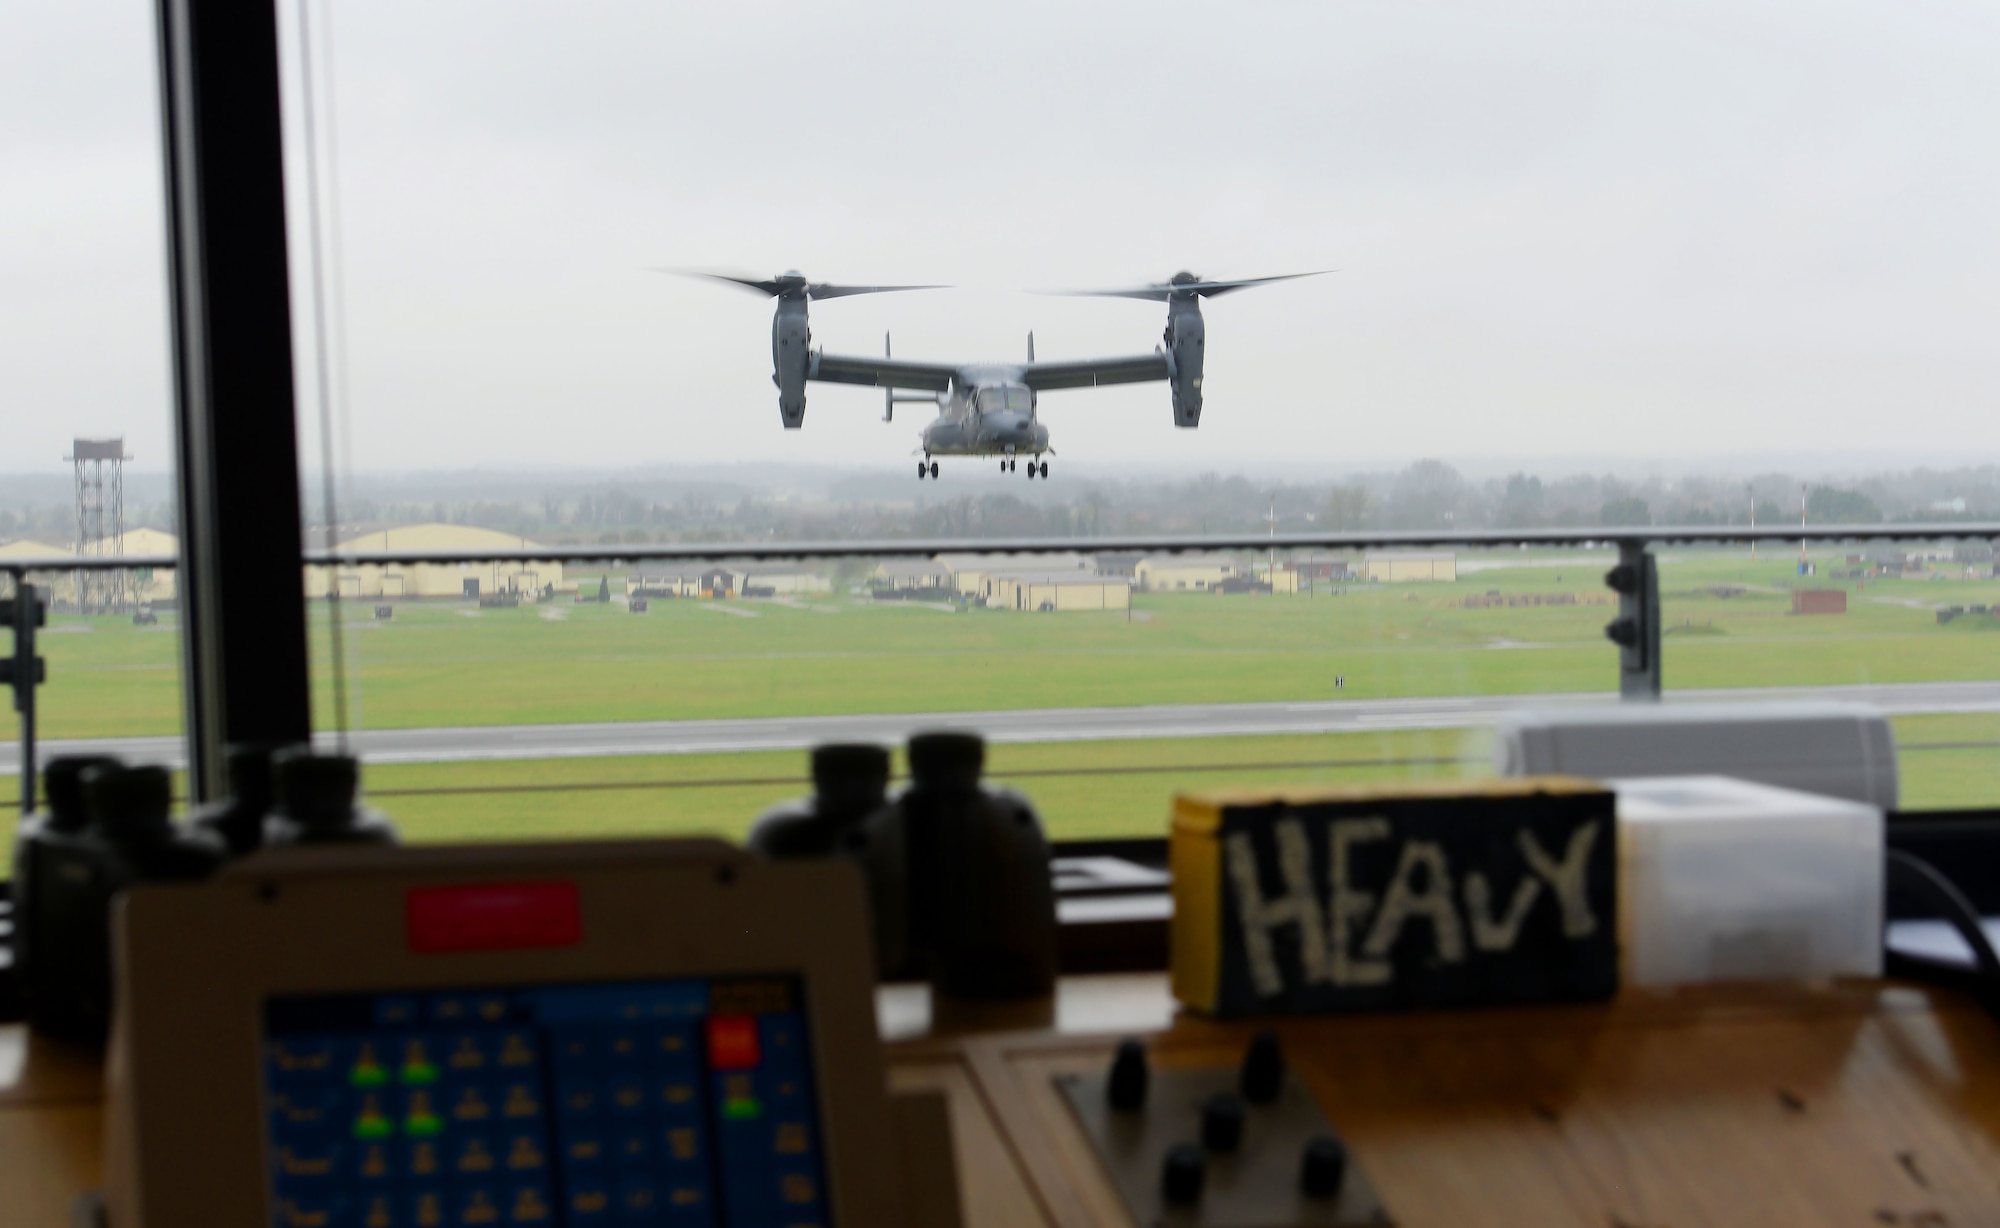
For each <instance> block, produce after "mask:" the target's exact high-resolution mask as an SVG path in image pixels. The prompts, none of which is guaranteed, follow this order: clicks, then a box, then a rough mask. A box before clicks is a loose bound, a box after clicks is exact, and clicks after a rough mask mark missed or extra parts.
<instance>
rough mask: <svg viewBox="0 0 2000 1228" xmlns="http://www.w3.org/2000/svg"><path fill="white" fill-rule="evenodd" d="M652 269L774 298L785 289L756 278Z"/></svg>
mask: <svg viewBox="0 0 2000 1228" xmlns="http://www.w3.org/2000/svg"><path fill="white" fill-rule="evenodd" d="M650 267H651V270H652V271H653V272H655V273H672V274H673V275H674V276H676V277H699V278H701V279H702V280H704V281H720V282H726V283H728V284H729V285H732V286H741V287H743V288H744V289H745V290H749V291H752V292H754V293H757V294H763V295H767V296H770V297H774V298H775V297H776V296H777V295H779V294H780V293H782V292H783V291H784V287H783V286H781V285H779V284H778V283H777V282H775V281H770V280H759V279H758V278H755V277H736V276H732V275H731V274H728V273H708V272H704V271H703V270H701V269H665V268H660V267H659V266H657V265H654V266H650Z"/></svg>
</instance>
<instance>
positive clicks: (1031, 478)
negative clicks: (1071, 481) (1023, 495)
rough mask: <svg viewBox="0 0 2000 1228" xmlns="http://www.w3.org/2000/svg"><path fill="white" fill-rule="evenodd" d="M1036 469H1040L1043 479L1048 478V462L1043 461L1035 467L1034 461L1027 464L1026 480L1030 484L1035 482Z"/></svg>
mask: <svg viewBox="0 0 2000 1228" xmlns="http://www.w3.org/2000/svg"><path fill="white" fill-rule="evenodd" d="M1037 469H1040V470H1041V471H1042V476H1043V477H1047V476H1049V462H1047V461H1043V462H1042V463H1041V464H1039V465H1037V464H1036V463H1035V462H1034V461H1029V462H1028V480H1029V481H1030V482H1032V481H1034V480H1035V470H1037Z"/></svg>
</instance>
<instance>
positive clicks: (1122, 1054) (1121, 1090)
mask: <svg viewBox="0 0 2000 1228" xmlns="http://www.w3.org/2000/svg"><path fill="white" fill-rule="evenodd" d="M1150 1082H1151V1072H1150V1071H1149V1070H1148V1068H1147V1066H1146V1046H1145V1045H1143V1044H1141V1043H1140V1042H1138V1041H1136V1040H1122V1041H1119V1042H1118V1056H1117V1057H1114V1058H1112V1059H1111V1082H1110V1084H1109V1085H1108V1086H1107V1087H1106V1095H1107V1096H1108V1098H1109V1099H1110V1101H1111V1107H1112V1108H1114V1109H1117V1110H1119V1111H1120V1112H1124V1113H1134V1112H1137V1111H1138V1110H1140V1109H1142V1108H1144V1107H1145V1106H1146V1088H1147V1085H1148V1084H1149V1083H1150Z"/></svg>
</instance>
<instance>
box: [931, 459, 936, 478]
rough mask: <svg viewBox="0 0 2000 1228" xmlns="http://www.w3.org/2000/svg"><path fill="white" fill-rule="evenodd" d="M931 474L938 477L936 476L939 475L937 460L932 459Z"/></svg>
mask: <svg viewBox="0 0 2000 1228" xmlns="http://www.w3.org/2000/svg"><path fill="white" fill-rule="evenodd" d="M931 476H932V477H936V476H937V462H936V461H932V462H931Z"/></svg>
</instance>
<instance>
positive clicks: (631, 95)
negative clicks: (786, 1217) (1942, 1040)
mask: <svg viewBox="0 0 2000 1228" xmlns="http://www.w3.org/2000/svg"><path fill="white" fill-rule="evenodd" d="M295 3H296V0H285V3H284V11H285V13H286V15H287V18H288V21H289V18H290V16H291V15H292V14H293V13H294V12H295V11H296V10H295ZM1996 12H2000V10H1995V9H1994V8H1993V7H1992V6H1991V5H1990V4H1985V3H1921V2H1917V0H1893V2H1889V0H1883V2H1873V0H1871V2H1863V3H1838V2H1830V0H1782V2H1781V0H1729V2H1727V3H1712V4H1695V3H1671V4H1668V3H1651V4H1614V3H1604V2H1602V0H1595V2H1591V3H1561V2H1555V0H1549V2H1542V3H1519V2H1512V3H1508V2H1499V0H1479V2H1478V3H1462V4H1448V3H1428V2H1414V0H1397V2H1394V3H1324V2H1317V3H1300V4H1250V3H1242V4H1233V5H1223V4H1215V3H1206V4H1192V3H1178V2H1172V0H1151V2H1148V3H1143V4H1141V3H1131V4H1124V3H1075V2H1074V0H1072V2H1069V3H1060V4H1058V3H1044V2H1042V0H1016V2H1011V3H1007V4H964V3H961V4H948V5H941V4H935V3H924V4H918V3H909V4H901V3H881V4H868V5H862V4H827V3H819V4H810V3H739V4H727V5H719V4H700V5H696V4H689V3H671V2H667V0H598V2H573V3H556V2H554V0H443V2H437V0H397V2H394V3H391V2H389V0H341V3H340V4H339V5H338V6H337V8H336V10H335V11H333V12H331V14H330V17H331V26H332V35H333V49H334V64H333V77H332V83H333V87H334V92H335V94H336V95H337V103H338V113H337V118H338V123H339V138H340V158H341V161H340V175H341V186H342V191H343V196H342V202H341V204H342V210H343V217H344V222H345V240H346V242H345V257H346V259H345V263H344V266H343V271H344V275H345V288H346V295H347V313H346V318H347V324H348V346H347V363H346V374H347V377H348V385H347V387H348V394H349V395H348V400H349V403H350V405H351V407H352V419H351V422H350V424H349V435H350V437H351V439H352V441H353V447H354V460H355V462H356V464H357V465H358V466H359V467H361V468H365V469H380V468H395V469H407V468H431V467H460V466H471V465H508V466H516V465H518V466H528V465H534V466H548V465H566V464H588V465H593V466H602V465H607V464H640V463H656V462H686V461H700V460H705V459H729V460H738V461H756V460H772V461H786V462H800V461H832V462H854V463H865V464H875V463H881V464H884V465H888V464H894V465H902V464H904V463H905V458H906V456H907V454H908V453H909V451H910V449H911V448H912V447H913V446H914V442H915V440H914V432H915V429H916V426H917V423H918V418H919V416H920V414H922V413H925V412H927V411H924V408H923V407H922V406H915V407H906V408H905V409H904V410H903V411H902V413H901V414H900V415H899V419H898V421H897V422H896V423H895V424H893V425H889V426H885V425H883V424H882V423H880V422H879V421H878V419H879V417H880V412H881V409H880V395H879V393H873V392H870V391H867V390H862V389H846V388H833V387H826V386H814V387H813V388H812V389H811V392H810V408H809V409H808V411H807V416H806V427H805V429H804V430H803V431H801V432H785V431H783V430H781V429H780V427H779V424H778V415H777V410H776V405H775V390H774V389H773V388H772V386H771V383H770V378H769V371H770V359H769V344H770V342H769V327H770V308H769V306H768V304H767V303H766V302H764V301H763V300H760V299H757V298H754V297H752V296H750V295H748V294H744V293H740V292H734V291H731V290H728V289H726V288H722V287H716V286H711V285H705V284H700V283H695V282H688V281H682V280H678V279H675V278H671V277H667V276H664V275H661V274H658V273H653V272H648V271H646V267H647V266H650V265H691V266H703V267H724V268H737V269H742V270H745V271H749V272H757V273H770V272H775V271H778V270H780V269H783V268H787V267H797V268H800V269H802V270H804V271H806V272H807V273H808V274H810V275H812V276H814V277H816V278H822V279H827V280H845V281H898V280H909V281H948V282H953V283H956V284H958V285H961V286H963V287H965V288H963V289H960V290H954V291H950V292H941V293H930V294H910V295H893V296H883V297H879V298H863V299H853V300H841V301H837V302H831V303H826V304H823V305H819V306H817V307H816V308H815V310H814V313H813V324H814V336H815V340H816V341H817V342H818V343H820V344H823V345H825V346H826V347H827V348H828V349H832V350H848V351H860V352H876V351H877V349H878V347H879V346H880V345H881V343H882V334H883V332H884V330H885V329H887V330H893V331H894V334H895V348H896V353H897V355H898V356H908V357H924V358H941V359H975V358H1011V357H1014V356H1016V355H1019V354H1021V353H1022V352H1023V347H1024V334H1025V333H1026V332H1027V331H1028V330H1029V329H1031V328H1032V329H1033V330H1034V331H1035V334H1036V344H1037V349H1038V352H1039V354H1040V356H1041V357H1044V358H1055V357H1084V356H1089V355H1093V354H1117V353H1126V352H1143V351H1146V350H1150V349H1151V348H1152V347H1153V345H1154V344H1155V343H1156V341H1157V340H1158V337H1159V332H1160V327H1161V324H1162V317H1163V313H1162V311H1161V310H1160V308H1159V307H1158V306H1157V305H1154V304H1145V303H1136V302H1120V301H1096V300H1081V299H1048V298H1038V297H1032V296H1029V295H1026V294H1023V293H1021V291H1022V290H1023V289H1026V288H1032V287H1049V286H1092V285H1097V284H1109V285H1118V284H1127V283H1133V282H1138V281H1145V280H1153V279H1158V278H1163V277H1165V276H1167V275H1169V274H1171V273H1172V272H1174V271H1175V270H1176V269H1180V268H1190V269H1193V270H1195V271H1197V272H1200V273H1204V274H1208V275H1212V276H1220V277H1240V276H1258V275H1264V274H1271V273H1281V272H1289V271H1293V270H1299V269H1313V268H1332V267H1337V268H1339V269H1341V270H1342V271H1341V272H1339V273H1337V274H1335V275H1333V276H1331V277H1327V278H1322V279H1319V280H1317V281H1310V282H1299V283H1291V284H1288V285H1285V286H1281V287H1275V288H1269V289H1263V290H1258V291H1251V292H1245V293H1243V294H1240V295H1234V296H1230V297H1227V298H1224V299H1220V300H1216V301H1214V302H1212V303H1211V304H1210V306H1209V309H1208V321H1209V323H1208V335H1209V347H1208V352H1209V359H1208V372H1207V374H1208V379H1207V408H1206V412H1205V414H1204V417H1203V425H1202V427H1201V429H1200V431H1198V432H1182V431H1176V430H1174V429H1173V427H1172V425H1171V415H1170V411H1169V408H1168V398H1167V393H1166V391H1165V389H1164V388H1163V387H1161V386H1158V385H1141V386H1136V387H1130V388H1124V389H1114V390H1104V391H1095V392H1091V391H1083V392H1068V393H1057V394H1051V395H1049V396H1047V397H1045V398H1044V399H1043V402H1042V415H1043V418H1044V420H1045V421H1046V422H1047V423H1048V425H1049V427H1050V429H1051V432H1052V434H1053V442H1054V444H1055V447H1056V448H1057V450H1058V454H1059V464H1060V462H1061V461H1062V460H1064V459H1070V458H1074V459H1078V460H1085V459H1087V460H1089V461H1090V462H1092V463H1093V464H1102V463H1108V462H1113V461H1117V460H1121V459H1129V460H1132V461H1136V462H1141V463H1144V464H1147V465H1149V466H1155V465H1195V464H1213V465H1215V466H1218V467H1224V468H1228V467H1240V466H1248V467H1253V468H1254V467H1256V466H1258V465H1259V464H1277V463H1283V464H1284V465H1285V466H1286V467H1287V468H1288V469H1296V467H1297V466H1298V465H1300V464H1309V463H1315V462H1317V463H1324V464H1325V465H1327V466H1328V467H1329V468H1330V469H1334V470H1342V469H1348V468H1353V467H1357V466H1361V465H1366V464H1372V463H1380V462H1383V461H1394V460H1396V459H1400V458H1407V457H1411V456H1417V455H1431V454H1446V455H1461V456H1462V455H1472V454H1495V453H1501V454H1516V455H1520V456H1522V457H1524V458H1559V457H1562V456H1564V455H1577V454H1586V453H1587V454H1605V453H1615V454H1625V455H1640V456H1646V455H1650V456H1674V455H1697V454H1698V455H1715V454H1719V453H1724V452H1728V451H1731V450H1736V449H1741V450H1746V451H1758V452H1773V451H1776V452H1791V453H1811V452H1837V453H1841V454H1844V455H1849V456H1852V455H1854V454H1868V453H1880V454H1882V455H1884V456H1885V457H1889V456H1892V455H1895V454H1908V453H1913V452H1924V453H1930V454H1936V453H1938V452H1939V451H1940V450H1948V451H1956V452H1959V453H1961V454H1963V456H1964V457H1965V458H1966V459H1968V460H1971V459H1984V458H1991V457H1993V456H1994V455H1995V454H1996V453H2000V427H1996V413H1995V410H1996V407H1997V406H2000V344H1996V341H1995V338H1996V337H2000V288H1997V287H2000V232H1997V231H1996V223H2000V159H1996V158H1995V157H1994V153H1993V151H1994V150H1996V149H2000V72H1995V71H1994V65H1995V64H1996V63H2000V54H1997V53H2000V17H1996ZM314 13H315V14H316V20H317V19H321V18H326V17H327V16H328V15H329V14H328V10H327V9H326V8H325V7H324V6H323V3H320V2H318V0H316V4H315V8H314ZM288 28H289V26H288ZM316 28H317V27H316ZM320 34H321V40H320V44H319V50H321V51H324V50H325V47H326V43H325V40H324V30H323V29H321V30H320ZM151 38H152V30H151V6H150V4H148V3H147V2H146V0H65V3H63V4H60V5H30V4H16V5H12V6H10V7H9V9H8V10H7V12H6V14H5V15H4V16H0V200H4V201H5V204H4V207H0V398H4V399H0V404H4V406H5V409H4V411H0V422H4V429H0V446H4V450H5V452H6V454H7V455H6V461H5V463H4V464H0V469H12V470H21V469H38V468H42V467H44V462H47V464H48V465H49V466H51V467H53V466H57V465H59V458H60V456H61V455H62V453H63V452H64V451H65V450H66V447H67V442H68V440H69V438H70V436H71V435H72V434H74V433H91V432H102V433H118V432H123V433H125V434H126V435H128V436H130V437H131V438H132V441H133V446H134V448H135V450H137V451H138V452H139V453H140V454H141V455H142V456H143V457H146V458H147V459H149V460H151V459H156V458H157V459H164V457H165V455H166V450H167V446H168V444H167V434H166V410H165V397H166V395H167V381H166V360H165V344H164V320H163V303H164V291H163V289H162V286H161V277H162V260H161V254H160V234H161V223H160V216H159V215H160V199H159V186H158V182H159V171H158V153H157V147H156V140H157V138H156V134H155V118H154V107H155V102H154V94H155V90H156V84H155V80H154V68H153V62H152V50H151ZM292 50H293V52H294V54H295V53H296V44H295V43H294V44H293V48H292ZM287 67H288V71H290V72H291V74H292V80H293V84H294V85H295V84H296V63H290V64H288V65H287ZM325 67H326V66H325V64H324V63H323V62H321V63H320V64H319V68H320V69H321V70H322V76H324V69H325ZM292 101H293V102H294V104H296V97H294V98H293V100H292ZM296 118H297V107H296V105H294V106H293V108H292V119H293V120H294V121H296ZM299 152H300V151H299V149H298V147H297V146H296V145H294V147H293V149H292V154H293V158H292V161H293V163H294V170H295V171H296V165H297V162H298V155H299ZM294 180H295V181H296V183H297V184H299V185H302V182H303V181H302V180H300V179H299V178H298V176H297V175H296V173H295V174H294ZM304 216H305V215H304V211H303V208H302V206H301V204H300V203H299V202H297V201H296V200H295V202H294V208H293V215H292V221H293V226H294V229H295V233H300V234H302V233H303V222H304ZM302 256H303V252H301V258H300V259H298V260H296V261H295V264H294V279H295V283H296V284H297V287H298V289H299V291H300V300H301V304H302V306H303V304H304V303H305V301H306V300H305V296H304V290H305V272H306V265H305V263H304V260H303V258H302ZM296 323H297V324H298V326H299V333H300V337H301V340H302V341H303V340H304V339H305V338H306V337H307V336H308V334H307V332H306V328H305V324H306V320H305V317H304V316H303V314H301V315H300V316H299V318H298V319H297V321H296ZM300 374H301V391H302V396H301V405H302V408H303V409H305V410H308V411H309V410H310V409H311V397H310V392H311V382H310V380H309V378H307V377H308V376H309V375H310V366H309V365H305V364H302V365H301V369H300ZM303 434H305V435H306V436H307V437H308V438H310V437H311V435H312V434H313V430H312V429H310V428H309V429H307V430H306V431H304V432H303Z"/></svg>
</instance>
